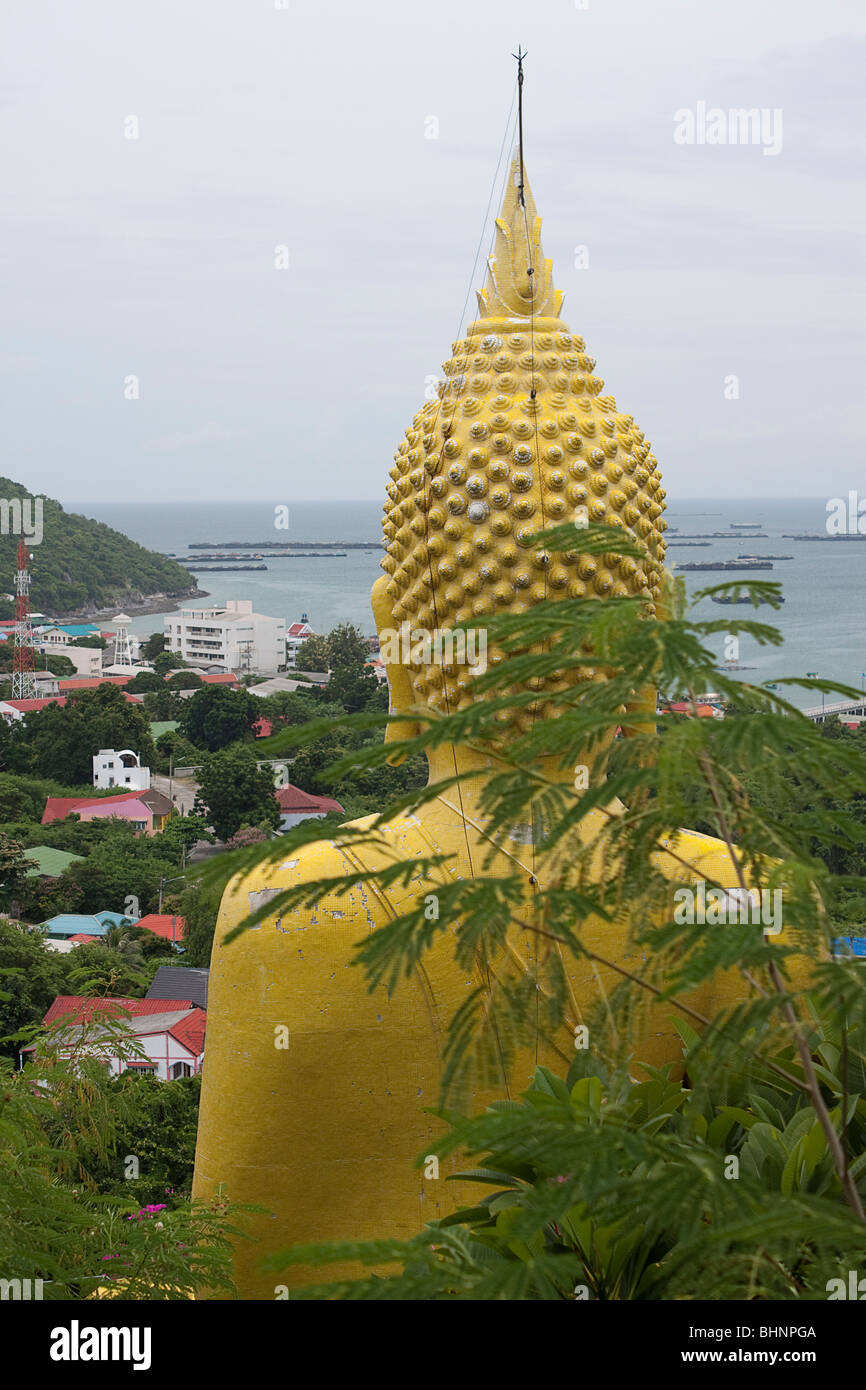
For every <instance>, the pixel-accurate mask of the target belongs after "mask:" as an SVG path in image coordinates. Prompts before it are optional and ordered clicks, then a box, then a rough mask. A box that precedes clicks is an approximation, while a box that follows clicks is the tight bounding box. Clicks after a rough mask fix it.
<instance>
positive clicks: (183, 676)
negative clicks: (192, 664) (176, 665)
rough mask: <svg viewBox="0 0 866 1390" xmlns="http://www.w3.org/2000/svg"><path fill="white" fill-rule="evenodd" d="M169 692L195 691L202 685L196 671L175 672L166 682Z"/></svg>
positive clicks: (202, 682)
mask: <svg viewBox="0 0 866 1390" xmlns="http://www.w3.org/2000/svg"><path fill="white" fill-rule="evenodd" d="M166 685H167V686H168V688H169V690H195V689H197V688H198V687H199V686H202V685H204V681H203V680H202V678H201V676H200V675H199V674H198V672H197V671H175V673H174V675H173V676H169V678H168V680H167V681H166Z"/></svg>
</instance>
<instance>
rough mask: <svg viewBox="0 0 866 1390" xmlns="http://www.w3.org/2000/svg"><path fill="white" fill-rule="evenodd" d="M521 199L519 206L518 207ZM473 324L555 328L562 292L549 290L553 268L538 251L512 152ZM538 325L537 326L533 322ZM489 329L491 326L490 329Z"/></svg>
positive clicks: (537, 223)
mask: <svg viewBox="0 0 866 1390" xmlns="http://www.w3.org/2000/svg"><path fill="white" fill-rule="evenodd" d="M521 197H522V201H521ZM476 293H477V297H478V315H479V320H487V319H490V320H500V319H502V320H506V321H507V322H505V323H503V324H501V325H497V326H500V327H509V326H510V323H511V320H513V319H519V320H521V323H520V326H521V327H523V326H524V321H525V320H526V319H529V318H532V319H535V320H536V322H537V323H538V327H539V328H560V327H563V326H564V325H563V324H562V323H561V321H560V318H559V312H560V309H561V307H562V298H563V296H562V291H561V290H557V289H555V288H554V285H553V262H552V261H549V260H547V259H546V258H545V255H544V249H543V247H542V245H541V218H540V217H539V216H538V213H537V211H536V208H535V199H534V198H533V196H532V189H531V188H530V186H529V180H528V178H527V177H526V172H525V170H523V171H522V177H521V160H520V151H519V150H515V152H514V156H513V158H512V161H511V171H510V173H509V176H508V183H507V185H506V189H505V197H504V198H503V200H502V210H501V212H500V214H499V216H498V217H497V219H496V241H495V244H494V250H493V254H492V255H491V256H488V258H487V283H486V284H485V286H484V289H483V290H478V291H477V292H476ZM539 320H544V322H543V323H541V322H538V321H539ZM490 326H491V327H492V326H493V325H492V324H491V325H490Z"/></svg>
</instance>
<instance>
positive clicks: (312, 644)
mask: <svg viewBox="0 0 866 1390" xmlns="http://www.w3.org/2000/svg"><path fill="white" fill-rule="evenodd" d="M369 656H370V643H369V641H368V639H367V638H366V637H365V636H364V634H363V633H362V632H361V631H360V630H359V629H358V628H357V627H355V626H354V624H353V623H340V624H338V626H337V627H335V628H332V629H331V631H330V632H329V633H328V635H327V637H318V636H314V637H308V638H307V640H306V642H303V643H302V644H301V646H300V647H299V648H298V652H297V656H296V657H295V665H296V667H297V669H298V670H299V671H333V670H335V669H336V668H337V667H338V666H350V665H352V664H354V663H355V662H358V661H360V662H364V661H367V660H368V659H369Z"/></svg>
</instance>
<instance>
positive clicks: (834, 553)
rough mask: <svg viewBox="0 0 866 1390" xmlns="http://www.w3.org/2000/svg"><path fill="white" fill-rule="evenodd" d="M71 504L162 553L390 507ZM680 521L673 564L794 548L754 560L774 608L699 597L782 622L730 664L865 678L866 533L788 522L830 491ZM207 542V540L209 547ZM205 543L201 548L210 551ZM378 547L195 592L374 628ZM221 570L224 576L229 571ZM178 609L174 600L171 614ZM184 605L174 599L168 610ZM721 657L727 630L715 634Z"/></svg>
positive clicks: (727, 504)
mask: <svg viewBox="0 0 866 1390" xmlns="http://www.w3.org/2000/svg"><path fill="white" fill-rule="evenodd" d="M64 505H65V506H66V509H67V510H68V511H75V512H79V513H81V514H82V515H83V516H89V517H92V518H93V519H95V520H97V521H102V522H105V523H106V525H108V526H112V527H114V528H115V529H116V530H118V531H122V532H123V533H124V534H125V535H127V536H129V537H130V538H131V539H132V540H135V541H138V542H139V543H140V544H142V545H145V546H147V547H148V548H149V549H151V550H156V551H159V552H161V553H168V552H171V553H174V554H176V555H177V556H178V557H182V556H185V555H186V554H187V553H188V547H189V546H190V545H194V544H196V543H202V542H208V543H210V544H230V543H231V542H243V541H246V542H252V541H258V542H261V543H262V545H263V546H265V545H268V544H270V543H273V542H274V541H286V540H291V541H297V542H304V541H331V542H335V541H337V542H339V541H354V542H359V541H364V542H373V543H376V542H379V541H380V538H381V516H382V507H381V503H380V502H378V501H356V502H346V501H340V502H333V501H331V502H329V501H322V502H298V503H295V504H291V503H290V504H288V507H289V515H288V528H287V529H279V530H278V529H277V528H276V525H275V519H276V518H277V516H281V515H284V514H281V513H279V512H278V510H277V509H278V508H280V507H281V506H282V505H283V504H282V503H280V502H273V503H271V502H264V501H263V502H249V501H245V502H207V503H200V502H176V501H166V502H110V503H109V502H106V503H95V502H81V503H75V502H69V503H64ZM665 517H666V520H667V522H668V525H669V527H670V528H671V530H670V531H669V532H668V535H667V539H668V542H669V545H670V546H671V548H669V550H668V553H667V563H668V566H669V567H673V566H675V565H677V564H680V563H692V562H696V561H701V562H703V561H717V560H730V559H733V558H735V557H736V556H737V555H739V554H756V555H758V554H786V555H791V556H793V559H791V560H782V561H777V562H773V569H772V570H770V571H765V570H758V571H755V572H750V574H749V575H748V576H746V577H751V578H754V579H766V580H771V581H773V582H780V583H781V584H782V593H783V596H784V598H785V603H784V605H783V606H782V607H781V608H780V609H778V610H773V609H771V608H769V607H766V606H762V607H761V608H759V609H757V610H753V609H749V608H746V607H745V606H743V607H738V608H735V609H731V608H722V607H720V606H718V605H713V604H712V603H711V601H710V600H709V599H702V600H701V601H700V604H699V605H698V607H697V608H696V610H695V613H696V616H697V617H699V618H702V619H703V618H719V617H720V616H722V615H724V614H726V613H729V614H736V615H737V616H739V617H740V618H743V617H748V618H749V619H756V620H757V621H760V622H761V623H765V624H766V625H767V626H770V627H775V628H777V629H778V630H779V632H780V633H781V634H782V637H783V644H782V646H781V647H772V646H760V645H759V644H758V643H757V642H756V641H755V640H754V639H753V638H751V637H746V636H744V637H742V638H740V651H739V655H738V658H737V659H738V662H739V663H740V664H741V665H742V666H744V667H746V668H748V669H745V670H742V671H737V672H732V673H731V674H733V675H734V676H735V677H736V678H737V679H742V680H745V681H751V682H753V683H760V682H764V681H776V680H778V679H780V678H783V677H786V676H788V677H796V676H805V675H806V674H807V672H810V671H812V672H818V673H819V674H820V675H821V676H822V677H826V678H827V679H833V680H837V681H840V682H844V683H846V684H848V685H850V686H853V687H855V688H857V689H860V688H861V685H862V683H863V681H864V674H863V673H864V671H866V630H864V628H866V624H864V605H863V592H864V579H866V539H864V540H863V541H858V542H852V543H849V544H844V543H839V542H829V541H828V542H809V541H794V540H791V539H789V538H786V533H819V534H826V520H827V499H826V498H800V499H797V498H785V499H781V500H780V499H778V498H754V497H752V498H735V499H730V498H681V499H679V500H678V501H677V502H676V503H674V504H669V505H668V508H667V510H666V513H665ZM744 522H745V523H748V522H759V523H760V530H761V531H762V532H764V533H765V534H766V539H761V540H757V539H756V540H752V539H750V535H749V532H748V531H746V532H745V533H744V534H743V535H741V536H735V537H731V538H729V537H727V536H726V537H725V538H724V539H713V540H710V541H709V544H708V545H702V546H700V547H695V548H691V547H688V548H687V547H680V546H677V545H676V544H672V543H674V542H676V541H677V540H678V538H679V536H681V535H683V534H695V533H708V532H712V531H716V530H720V531H727V530H728V528H729V526H730V525H731V523H744ZM204 554H206V552H205V553H204ZM204 554H202V556H201V558H202V559H204ZM380 558H381V553H380V551H379V550H378V549H376V550H349V551H347V552H346V554H345V555H344V556H335V555H327V554H325V555H322V556H319V557H316V558H312V559H311V558H305V557H302V556H288V555H287V556H285V557H283V556H280V557H278V558H276V559H270V560H267V561H265V563H266V564H267V565H268V569H267V570H266V571H253V572H250V573H246V574H245V573H232V574H227V575H226V576H225V577H224V578H223V577H222V576H220V575H219V574H214V573H206V574H202V575H201V578H200V580H199V587H200V588H201V589H203V590H205V591H206V592H207V593H208V596H209V597H208V598H207V599H206V598H198V599H192V600H190V603H191V604H193V605H194V606H204V605H205V604H207V603H208V602H215V603H217V602H219V603H221V602H223V601H225V600H226V599H228V598H237V599H251V600H252V603H253V607H254V609H255V610H256V611H257V612H262V613H267V614H270V615H271V616H273V617H283V618H285V619H286V620H287V621H288V622H292V621H294V620H296V619H298V618H300V616H301V614H302V613H306V614H307V615H308V617H309V620H310V623H311V624H312V626H313V628H314V629H315V630H316V631H317V632H327V631H329V630H330V628H332V627H334V626H336V624H337V623H340V622H351V623H354V624H355V625H356V626H357V627H359V628H360V629H361V631H363V632H364V633H367V634H370V635H372V633H373V632H374V631H375V628H374V624H373V616H372V613H371V611H370V589H371V587H372V585H373V583H374V581H375V580H376V579H377V578H378V576H379V575H380V574H381V573H382V570H381V568H380V565H379V561H380ZM730 577H731V576H730V574H725V573H713V572H697V573H693V572H692V573H686V574H685V575H684V578H685V581H686V591H687V593H688V594H689V595H690V596H691V595H693V594H694V593H695V592H696V591H697V590H699V589H703V588H707V587H709V586H711V585H713V584H715V583H721V582H724V581H725V580H726V579H730ZM221 581H222V582H221ZM168 611H169V610H166V615H167V613H168ZM171 611H176V610H171ZM162 616H163V615H162V614H143V615H137V616H136V617H135V618H134V619H133V622H132V630H133V631H134V632H136V633H138V634H140V635H144V634H148V633H151V632H155V631H157V630H159V628H160V626H161V623H160V618H161V617H162ZM708 645H710V646H711V648H712V649H714V650H716V651H717V655H718V656H719V659H720V660H721V659H722V657H723V655H724V633H722V634H719V636H718V639H717V641H716V642H715V646H714V644H713V642H709V643H708ZM788 697H789V698H790V699H791V701H792V703H794V704H796V705H798V706H799V707H801V708H803V707H806V706H808V705H811V704H818V703H820V700H816V699H815V697H814V695H812V694H811V693H810V692H801V691H799V690H796V689H791V690H790V691H789V692H788Z"/></svg>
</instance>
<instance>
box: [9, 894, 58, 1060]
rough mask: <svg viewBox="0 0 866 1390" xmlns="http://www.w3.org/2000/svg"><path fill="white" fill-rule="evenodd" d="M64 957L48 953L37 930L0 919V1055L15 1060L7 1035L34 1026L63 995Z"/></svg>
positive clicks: (51, 952) (15, 1047)
mask: <svg viewBox="0 0 866 1390" xmlns="http://www.w3.org/2000/svg"><path fill="white" fill-rule="evenodd" d="M66 959H67V958H66V957H65V956H61V955H59V954H58V953H57V952H56V951H52V950H49V948H48V946H47V944H46V940H45V937H44V936H43V935H42V933H41V932H40V931H39V930H38V929H34V928H28V927H25V926H23V925H22V924H21V923H18V922H11V921H9V920H8V919H3V918H0V1055H2V1056H4V1057H10V1058H13V1059H14V1058H15V1057H16V1056H17V1054H18V1045H17V1044H16V1043H15V1042H13V1041H10V1036H9V1035H10V1034H14V1033H17V1032H18V1031H19V1029H21V1028H24V1027H26V1026H28V1025H30V1024H35V1023H38V1022H39V1021H40V1020H41V1019H42V1017H43V1016H44V1014H45V1012H46V1010H47V1009H48V1008H49V1006H50V1005H51V1003H52V1002H53V1000H54V998H55V996H56V995H58V994H62V993H64V982H65V978H66V973H67V970H66Z"/></svg>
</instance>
